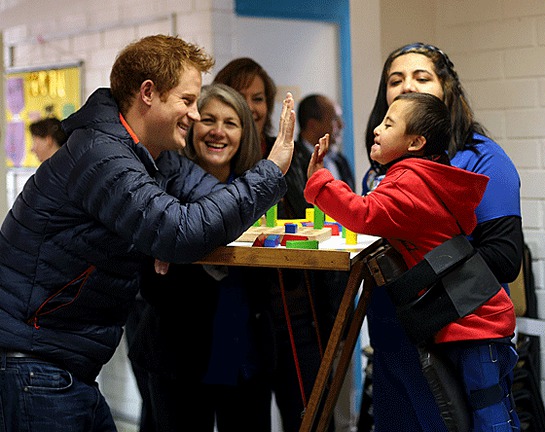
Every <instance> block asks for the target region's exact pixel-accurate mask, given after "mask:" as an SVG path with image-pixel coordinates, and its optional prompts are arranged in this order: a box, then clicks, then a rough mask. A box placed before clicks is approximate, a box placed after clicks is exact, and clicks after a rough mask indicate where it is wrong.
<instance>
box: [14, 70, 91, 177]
mask: <svg viewBox="0 0 545 432" xmlns="http://www.w3.org/2000/svg"><path fill="white" fill-rule="evenodd" d="M81 67H82V63H77V64H69V65H62V66H51V67H48V68H39V69H18V70H7V72H6V75H5V80H4V82H5V86H6V88H5V95H6V96H5V97H6V103H5V107H6V133H5V138H4V149H5V152H6V166H7V167H8V168H9V167H30V168H32V167H37V166H38V165H39V161H38V158H37V157H36V156H35V155H34V154H33V153H32V152H31V148H32V139H31V136H30V132H29V130H28V126H29V125H30V124H31V123H32V122H34V121H36V120H40V119H42V118H46V117H57V118H59V119H60V120H62V119H65V118H66V117H68V116H69V115H70V114H72V113H73V112H74V111H76V110H77V109H78V108H80V105H81V82H80V75H81Z"/></svg>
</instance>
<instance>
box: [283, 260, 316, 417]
mask: <svg viewBox="0 0 545 432" xmlns="http://www.w3.org/2000/svg"><path fill="white" fill-rule="evenodd" d="M304 274H305V285H306V288H307V294H308V300H309V304H310V308H311V311H312V318H313V320H314V323H315V325H316V326H315V327H316V338H317V340H318V349H319V351H320V358H322V357H323V346H322V338H321V337H320V328H319V325H318V316H317V314H316V308H315V306H314V301H313V296H312V292H311V289H310V279H309V274H308V271H307V270H304ZM278 282H279V285H280V293H281V294H282V305H283V308H284V316H285V317H286V324H287V326H288V333H289V336H290V344H291V351H292V354H293V360H294V363H295V370H296V372H297V380H298V381H299V391H300V392H301V399H302V401H303V407H304V408H305V409H306V407H307V399H306V395H305V387H304V383H303V376H302V374H301V364H300V363H299V357H298V355H297V347H296V345H295V337H294V334H293V327H292V325H291V317H290V313H289V309H288V302H287V300H286V288H285V285H284V277H283V274H282V269H278Z"/></svg>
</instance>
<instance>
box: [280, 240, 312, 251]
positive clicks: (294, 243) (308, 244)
mask: <svg viewBox="0 0 545 432" xmlns="http://www.w3.org/2000/svg"><path fill="white" fill-rule="evenodd" d="M286 249H318V240H288V241H287V242H286Z"/></svg>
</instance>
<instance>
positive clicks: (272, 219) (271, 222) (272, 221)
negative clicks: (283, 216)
mask: <svg viewBox="0 0 545 432" xmlns="http://www.w3.org/2000/svg"><path fill="white" fill-rule="evenodd" d="M277 214H278V208H277V206H276V205H273V206H272V207H271V208H270V209H269V210H267V213H266V214H265V217H266V219H267V223H266V225H267V227H269V228H272V227H275V226H276V219H278V218H277Z"/></svg>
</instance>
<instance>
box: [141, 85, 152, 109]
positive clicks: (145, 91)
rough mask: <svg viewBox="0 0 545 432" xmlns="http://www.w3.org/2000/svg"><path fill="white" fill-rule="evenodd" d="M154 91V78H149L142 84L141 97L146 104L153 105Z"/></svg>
mask: <svg viewBox="0 0 545 432" xmlns="http://www.w3.org/2000/svg"><path fill="white" fill-rule="evenodd" d="M154 93H155V84H153V81H152V80H149V79H148V80H146V81H144V82H143V83H142V84H141V85H140V99H142V102H144V103H145V104H146V105H151V101H152V99H153V96H154Z"/></svg>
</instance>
